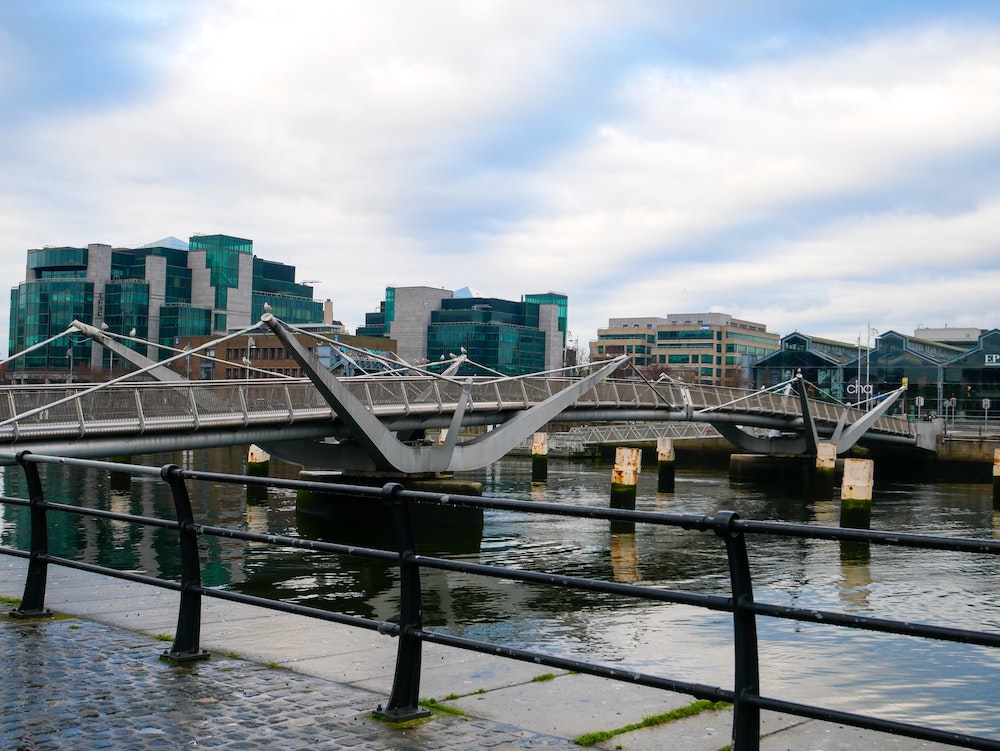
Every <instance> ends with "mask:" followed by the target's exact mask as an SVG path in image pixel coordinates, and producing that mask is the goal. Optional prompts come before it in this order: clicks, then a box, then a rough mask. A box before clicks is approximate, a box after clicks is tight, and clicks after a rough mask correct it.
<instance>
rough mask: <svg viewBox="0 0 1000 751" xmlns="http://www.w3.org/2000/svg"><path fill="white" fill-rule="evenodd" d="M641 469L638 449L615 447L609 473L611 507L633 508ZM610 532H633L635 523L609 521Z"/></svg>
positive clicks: (640, 453)
mask: <svg viewBox="0 0 1000 751" xmlns="http://www.w3.org/2000/svg"><path fill="white" fill-rule="evenodd" d="M641 469H642V452H641V451H640V450H639V449H632V448H626V447H623V446H619V447H618V448H616V449H615V468H614V471H613V472H612V473H611V508H617V509H629V510H635V495H636V486H637V485H638V484H639V471H640V470H641ZM611 531H612V532H634V531H635V523H634V522H627V521H621V522H617V521H613V522H611Z"/></svg>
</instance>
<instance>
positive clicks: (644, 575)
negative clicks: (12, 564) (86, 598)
mask: <svg viewBox="0 0 1000 751" xmlns="http://www.w3.org/2000/svg"><path fill="white" fill-rule="evenodd" d="M245 456H246V448H245V447H232V448H227V449H213V450H208V451H200V452H183V453H177V454H170V455H160V456H155V457H148V458H146V459H145V460H144V463H148V464H153V465H161V464H166V463H176V464H179V465H180V466H182V467H185V468H192V469H200V470H209V471H216V472H241V471H242V470H243V467H244V461H245ZM42 470H43V477H44V479H45V484H46V492H47V497H48V498H50V499H51V500H62V501H65V502H77V503H80V504H81V505H85V506H91V507H100V508H111V509H114V510H116V511H125V512H130V513H135V514H142V515H147V516H161V517H167V518H173V503H172V500H171V498H170V494H169V492H168V491H167V490H166V488H165V487H164V486H163V485H162V483H159V482H157V481H155V480H154V479H151V478H132V479H131V480H129V479H128V478H124V479H123V478H121V477H118V476H117V475H116V476H111V475H110V474H109V473H108V472H102V471H97V470H85V469H81V468H77V467H59V468H55V467H42ZM297 471H298V470H297V468H296V467H293V466H290V465H284V464H281V463H279V462H272V471H271V474H272V475H273V476H276V477H290V478H294V477H296V476H297ZM876 475H878V468H877V467H876ZM464 477H467V478H468V479H477V480H479V481H481V482H482V483H483V492H484V494H486V495H495V496H499V497H509V498H519V499H525V498H530V499H534V500H539V501H546V502H557V503H568V504H575V505H587V506H607V504H608V498H609V494H610V484H611V471H610V467H608V466H602V465H594V464H580V463H569V462H565V463H564V462H558V461H552V462H550V467H549V478H548V481H547V482H546V483H545V484H533V483H532V482H531V471H530V460H528V459H518V458H509V459H505V460H503V461H501V462H498V463H497V464H494V465H491V466H490V467H487V468H486V469H484V470H482V471H480V472H477V473H473V474H469V475H467V476H464ZM3 482H4V493H5V495H8V496H19V497H23V495H24V480H23V476H22V474H21V470H20V469H19V468H16V467H7V468H4V469H3ZM191 488H192V490H191V495H192V503H193V506H194V511H195V516H196V518H197V519H198V520H199V521H204V522H205V523H209V524H218V525H227V526H233V527H239V528H242V529H249V530H252V531H259V532H268V533H273V534H282V535H291V536H295V535H297V534H299V524H298V521H297V518H296V509H295V496H294V493H293V492H292V491H286V490H281V489H273V488H272V489H268V491H267V495H266V497H264V498H257V499H253V500H248V497H247V492H246V489H245V488H244V487H243V486H233V485H226V484H203V483H198V484H192V486H191ZM834 496H838V497H839V489H836V488H835V489H834ZM838 507H839V503H835V502H834V501H833V500H832V498H831V499H821V500H815V499H812V498H810V497H808V495H807V494H806V492H805V491H804V490H803V489H802V488H799V487H774V486H761V485H756V484H752V483H745V482H735V481H731V480H730V478H729V476H728V473H727V472H726V471H725V470H724V469H723V470H716V469H704V468H702V469H679V470H678V471H677V481H676V490H675V492H673V493H669V494H658V493H657V492H656V477H655V472H649V473H645V474H641V475H640V481H639V488H638V500H637V508H639V509H641V510H660V511H667V512H671V513H690V514H699V515H702V514H713V513H715V512H716V511H717V510H720V509H730V510H734V511H737V512H739V513H740V514H741V516H743V517H744V518H751V519H760V520H779V521H793V522H802V523H811V524H820V525H832V526H835V525H836V524H837V523H838ZM871 526H872V528H873V529H881V530H895V531H900V532H915V533H927V534H936V535H948V536H956V537H972V538H983V539H996V538H998V537H1000V513H998V512H996V511H994V510H993V503H992V488H991V487H990V486H989V485H981V484H962V483H941V482H939V483H933V482H899V481H888V480H887V481H884V482H882V481H879V479H878V477H877V478H876V487H875V494H874V502H873V511H872V523H871ZM49 534H50V545H51V548H52V551H53V552H54V553H56V554H58V555H64V556H67V557H75V558H78V559H81V560H87V561H90V562H97V563H101V564H104V565H109V566H115V567H118V568H123V569H127V570H133V571H143V572H148V573H153V574H160V575H165V576H168V577H172V578H176V577H177V576H178V575H179V558H178V554H177V549H176V535H175V534H174V533H171V532H169V531H166V530H159V529H150V528H136V527H132V526H128V525H125V524H123V523H118V522H110V521H104V520H92V519H91V520H80V519H70V518H65V517H63V515H58V514H54V515H53V517H52V520H51V521H50V533H49ZM0 544H3V545H10V546H14V547H19V548H21V549H27V547H28V537H27V527H26V523H25V512H24V510H23V509H16V508H11V507H6V506H4V507H2V509H0ZM201 544H202V548H203V561H204V562H203V581H204V583H205V584H207V585H209V586H215V587H223V588H228V589H233V590H238V591H242V592H247V593H252V594H260V595H266V596H271V597H278V598H281V599H285V600H288V601H294V602H300V603H306V604H310V605H315V606H317V607H324V608H329V609H337V610H340V611H345V612H350V613H354V614H358V615H362V616H367V617H374V618H380V619H387V620H394V619H395V617H396V614H397V613H398V605H399V603H398V576H397V571H396V569H395V568H393V567H389V566H386V565H384V564H380V563H374V562H369V561H363V560H359V559H356V558H346V557H340V556H334V555H326V554H318V553H309V552H305V551H289V550H277V549H274V548H272V547H270V546H267V545H260V544H246V543H239V542H236V541H232V540H219V539H214V538H213V539H206V540H203V541H202V543H201ZM446 547H447V546H446ZM456 549H457V550H462V551H469V550H471V551H473V552H462V553H452V554H454V555H460V556H461V557H463V558H466V559H469V560H476V561H483V562H487V563H494V564H498V565H503V566H509V567H513V568H525V569H527V568H532V569H538V570H544V571H551V572H556V573H565V574H571V575H575V576H587V577H593V578H599V579H607V580H615V581H627V582H641V583H644V584H652V585H656V586H662V587H668V588H671V589H681V590H686V591H697V592H706V593H720V594H726V593H728V573H727V569H726V562H725V551H724V549H723V548H722V546H721V545H720V544H719V542H718V541H717V540H716V539H715V537H714V536H713V535H711V534H702V533H697V532H682V531H679V530H672V529H668V528H652V527H645V526H639V527H638V528H637V529H636V531H635V533H634V534H633V533H622V534H612V533H611V531H610V530H609V529H608V525H607V523H606V522H605V523H603V524H602V523H600V522H595V521H591V520H582V519H569V518H563V517H541V516H537V515H533V514H523V513H512V512H489V511H488V512H486V515H485V520H484V528H483V532H482V537H481V538H479V537H478V536H476V538H475V539H474V540H472V541H471V542H470V541H469V540H463V541H462V543H461V544H460V545H457V546H456ZM421 552H426V553H439V552H440V553H443V554H444V553H447V552H448V551H447V550H438V549H434V550H421ZM750 554H751V564H752V567H753V572H754V588H755V598H756V599H757V600H758V601H763V602H775V603H782V604H794V605H797V606H808V607H817V608H823V609H828V610H836V611H841V612H848V613H856V614H862V615H870V616H874V617H885V618H893V619H906V620H918V621H922V622H926V623H933V624H938V625H947V626H956V627H963V628H975V629H982V630H989V631H993V632H1000V598H998V592H1000V560H998V559H997V557H996V556H971V555H960V554H950V553H936V552H935V553H928V552H926V551H914V550H906V549H898V548H891V547H880V546H872V547H871V549H870V550H869V551H861V552H860V553H859V552H858V551H856V550H846V549H844V550H842V549H841V546H840V545H839V544H838V543H835V542H825V541H802V540H792V539H784V538H760V539H755V540H753V541H752V545H751V550H750ZM422 577H423V582H424V592H425V594H424V623H425V626H427V627H430V628H435V629H439V630H444V631H448V632H450V633H456V634H460V635H464V636H470V637H474V638H478V639H484V640H490V641H494V642H497V643H502V644H505V645H510V646H515V647H522V648H528V649H540V650H545V651H549V652H554V653H558V654H561V655H565V656H570V657H580V658H583V659H587V660H592V661H596V662H601V663H604V664H609V665H613V666H617V667H622V668H630V669H636V670H642V671H645V672H651V673H655V674H659V675H663V676H665V677H671V678H678V679H681V680H688V681H695V682H699V683H705V684H714V685H721V686H727V687H729V686H731V682H732V647H731V639H732V626H731V618H730V617H729V616H727V615H726V614H722V613H712V612H707V611H702V610H698V609H694V608H690V607H684V606H672V605H663V604H652V603H645V602H643V603H635V602H626V601H621V600H620V599H618V598H615V597H612V596H602V595H595V594H576V593H572V592H567V591H565V590H556V589H550V588H543V587H533V586H526V585H521V584H516V583H513V582H510V581H503V580H492V579H481V578H477V577H472V576H468V575H463V574H456V573H451V572H437V571H426V572H424V574H423V575H422ZM758 629H759V634H760V641H761V649H760V654H761V660H760V661H761V692H762V693H763V694H764V695H767V696H774V697H779V698H785V699H790V700H794V701H810V702H816V703H821V704H823V705H825V706H829V707H833V708H836V709H842V710H845V711H860V712H866V713H876V714H879V715H881V716H884V717H888V718H892V719H897V720H901V721H907V722H918V723H921V724H930V725H934V726H936V727H940V728H943V729H947V730H953V731H958V732H969V733H976V734H981V735H988V736H991V737H1000V714H998V713H996V711H995V708H994V700H995V697H996V696H998V695H1000V654H998V650H989V649H985V648H979V647H969V646H964V645H950V644H945V643H941V642H923V641H919V640H913V639H906V638H903V637H893V636H888V635H875V634H869V633H866V632H860V631H859V632H854V631H849V630H845V629H836V628H832V627H826V626H820V625H811V624H797V623H795V622H791V621H781V620H776V619H768V618H760V619H759V622H758Z"/></svg>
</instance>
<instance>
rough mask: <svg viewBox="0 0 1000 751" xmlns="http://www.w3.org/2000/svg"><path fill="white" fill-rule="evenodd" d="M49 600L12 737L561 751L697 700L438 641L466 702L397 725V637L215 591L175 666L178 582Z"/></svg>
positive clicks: (20, 576) (85, 584)
mask: <svg viewBox="0 0 1000 751" xmlns="http://www.w3.org/2000/svg"><path fill="white" fill-rule="evenodd" d="M26 565H27V564H26V562H25V561H24V560H22V559H19V558H11V557H7V556H3V557H0V595H2V596H4V597H10V598H13V597H18V596H19V595H20V593H21V588H22V586H23V582H24V576H25V568H26ZM47 604H48V605H49V606H50V607H51V608H52V609H53V610H54V611H56V612H58V613H59V614H60V617H57V618H54V619H45V620H39V621H18V620H14V619H11V618H8V617H6V616H4V617H0V649H2V650H3V652H4V655H5V669H4V672H3V675H2V676H0V687H2V689H3V690H2V691H0V749H11V750H13V749H31V751H46V750H47V749H58V748H72V749H74V751H92V750H93V751H96V750H97V749H119V748H125V749H134V750H136V751H145V749H190V748H196V747H197V748H232V749H268V750H270V749H274V748H282V749H288V750H290V751H297V750H298V749H303V750H304V749H309V750H310V751H313V750H315V751H341V750H346V749H355V750H361V751H388V750H389V749H407V750H408V751H423V750H426V751H432V750H435V751H436V750H439V749H470V750H472V751H475V750H476V749H483V750H484V751H485V750H486V749H490V750H491V751H511V750H512V749H553V750H555V751H558V750H559V749H567V750H568V749H579V748H580V746H579V745H577V744H576V743H574V739H576V738H578V737H580V736H581V735H582V734H584V733H588V732H596V731H607V730H613V729H617V728H622V727H624V726H626V725H629V724H632V723H637V722H640V721H641V720H642V719H643V718H644V717H646V716H649V715H653V714H659V713H663V712H666V711H669V710H670V709H672V708H674V707H676V706H683V705H686V704H688V703H690V697H685V696H680V695H666V696H665V695H664V693H663V692H662V691H658V690H655V689H647V688H643V687H639V686H633V685H629V684H623V683H619V682H614V681H604V680H602V679H597V678H593V677H591V676H585V675H579V674H566V673H559V674H555V675H554V677H553V678H552V679H550V680H542V681H539V680H535V679H536V678H538V675H539V673H540V672H541V671H540V670H539V669H537V668H535V667H534V666H532V665H530V664H525V663H517V662H513V661H509V660H503V659H501V658H495V657H489V656H485V655H478V654H472V653H468V652H461V651H458V650H452V649H448V648H446V647H439V646H435V645H426V647H425V649H426V652H425V656H424V675H425V678H424V681H423V684H422V685H423V686H424V693H425V695H426V696H427V697H433V698H435V699H437V700H438V701H439V702H440V703H441V704H443V705H445V706H448V707H450V708H451V709H452V710H453V711H454V712H460V713H461V714H458V713H445V712H434V713H433V715H432V717H431V718H430V719H429V720H426V721H421V722H419V723H417V724H413V725H410V726H402V727H394V726H391V725H386V724H383V723H381V722H377V721H375V720H373V719H372V718H371V711H372V710H373V709H374V708H375V707H376V706H377V705H378V704H381V703H384V702H385V701H386V698H387V695H386V692H387V691H388V689H389V686H390V684H391V682H392V670H393V664H394V662H395V652H396V646H395V642H394V640H392V639H390V638H389V637H385V636H379V635H377V634H375V633H373V632H369V631H360V630H358V629H351V628H350V627H348V626H342V625H338V624H333V623H322V622H321V623H317V622H315V621H313V620H311V619H310V620H309V621H308V622H307V621H306V619H304V618H302V617H299V616H293V615H289V614H282V613H275V612H272V611H265V610H262V609H259V608H254V607H251V606H246V605H240V604H236V603H227V602H222V601H217V600H209V601H208V602H206V603H205V610H204V613H203V626H202V646H204V647H206V648H208V649H209V650H210V651H211V652H212V658H211V659H210V660H208V661H200V662H196V663H189V664H187V665H184V666H180V667H176V666H170V665H168V664H167V663H164V662H162V661H160V660H159V659H157V658H158V655H159V654H160V653H161V652H162V651H164V649H165V648H166V647H167V646H168V642H163V641H158V640H157V639H156V636H157V635H159V634H164V633H169V632H170V631H171V629H172V628H173V625H174V623H175V619H176V616H177V602H176V596H175V595H173V594H172V593H169V592H165V591H164V590H162V589H157V588H153V587H147V586H145V585H141V584H134V583H130V582H121V581H118V580H110V579H108V578H106V577H100V576H98V575H96V574H90V573H86V572H82V571H75V570H71V569H63V568H61V567H59V568H57V569H56V570H52V571H50V583H49V587H48V598H47ZM452 695H460V698H452V699H448V698H446V697H449V696H452ZM731 721H732V718H731V715H730V714H729V713H728V711H725V710H723V711H718V712H715V711H708V712H705V713H702V714H699V715H696V716H693V717H687V718H685V719H682V720H677V721H675V722H672V723H669V724H666V725H661V726H658V727H655V728H644V729H640V730H632V731H630V732H626V733H623V734H620V735H615V736H614V737H612V738H611V739H610V740H607V741H602V742H600V743H598V744H597V746H596V748H604V749H622V750H623V751H653V749H662V748H670V749H678V751H719V750H720V749H722V748H724V747H726V745H727V744H728V742H729V739H728V737H727V734H728V732H729V728H730V726H731ZM764 728H765V733H766V735H765V736H764V737H762V739H761V746H760V747H761V749H762V751H779V750H780V751H786V750H787V749H789V748H810V749H826V750H828V751H833V749H838V750H839V751H861V750H862V749H866V750H871V751H887V750H888V749H896V750H899V749H920V750H922V751H944V750H945V749H947V748H950V747H948V746H943V745H941V744H935V743H923V742H919V741H915V740H912V739H904V738H896V737H894V736H887V735H884V734H878V733H872V732H868V731H863V730H857V729H854V728H845V727H842V726H837V725H832V724H829V723H821V722H816V721H803V720H801V719H799V718H789V717H787V716H782V715H773V714H772V715H767V714H765V723H764Z"/></svg>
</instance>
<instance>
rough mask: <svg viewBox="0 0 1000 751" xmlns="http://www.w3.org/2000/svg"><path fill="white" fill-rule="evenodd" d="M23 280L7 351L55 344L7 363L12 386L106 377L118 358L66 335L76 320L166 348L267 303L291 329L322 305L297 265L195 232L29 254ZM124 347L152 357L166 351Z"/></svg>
mask: <svg viewBox="0 0 1000 751" xmlns="http://www.w3.org/2000/svg"><path fill="white" fill-rule="evenodd" d="M25 277H26V278H25V281H23V282H21V283H20V284H18V285H17V287H15V288H13V289H12V290H11V302H10V340H9V341H10V345H9V346H10V355H15V354H16V353H18V352H23V351H24V350H26V349H29V348H30V347H32V346H34V345H37V344H40V343H42V342H46V341H47V340H50V339H51V340H52V341H49V342H48V343H47V344H45V346H42V347H39V348H38V349H37V350H34V351H32V352H30V353H28V354H26V355H25V356H24V357H22V358H18V359H16V360H14V361H12V362H11V363H10V364H9V366H8V378H10V379H11V380H14V381H15V382H23V381H51V380H68V379H69V378H71V377H73V376H74V375H75V377H74V378H73V379H74V380H91V379H96V380H100V379H102V378H106V377H108V376H109V375H110V372H109V371H110V370H111V369H113V368H114V367H115V364H116V362H118V360H119V358H116V357H113V356H112V355H111V353H110V351H108V350H107V349H106V348H105V347H102V346H100V345H98V344H95V343H94V342H92V341H91V340H90V339H88V338H86V337H84V336H82V335H80V334H76V333H71V334H64V332H65V331H66V330H67V329H68V328H69V326H70V324H71V323H72V322H73V321H74V320H79V321H81V322H83V323H86V324H90V325H92V326H95V327H97V328H106V329H107V330H109V331H112V332H115V333H117V334H123V335H131V336H134V337H135V338H137V339H143V340H148V341H151V342H158V343H159V344H162V345H165V346H173V345H174V344H175V343H176V342H177V341H178V339H179V338H181V337H191V336H207V335H222V334H225V333H226V332H227V331H228V330H229V329H231V328H241V327H245V326H248V325H249V324H250V323H251V321H254V320H256V319H257V318H259V317H260V315H261V313H263V311H264V303H265V302H268V303H270V305H271V307H272V309H273V311H274V313H275V315H277V316H279V317H280V318H282V319H283V320H285V321H288V322H289V323H293V324H303V323H321V322H322V320H323V304H322V302H320V301H316V300H313V299H312V288H311V287H309V286H307V285H304V284H298V283H296V282H295V267H293V266H288V265H286V264H283V263H277V262H273V261H265V260H263V259H260V258H257V257H255V256H254V255H253V241H251V240H247V239H244V238H239V237H232V236H230V235H195V236H193V237H191V238H190V240H189V242H186V243H185V242H183V241H180V240H177V239H176V238H168V239H167V240H162V241H159V242H156V243H150V244H149V245H147V246H143V247H141V248H112V247H111V246H110V245H104V244H99V243H93V244H90V245H88V246H87V247H81V248H71V247H61V248H42V249H33V250H29V251H28V253H27V266H26V272H25ZM53 337H55V338H54V339H53ZM125 343H126V345H127V346H129V347H132V348H134V349H137V350H139V351H140V353H141V354H143V355H146V356H148V357H151V358H153V359H158V358H159V359H162V358H164V357H166V356H168V355H169V354H170V353H169V351H167V350H160V349H159V348H157V347H153V346H149V345H145V344H138V343H135V342H125ZM119 365H120V363H119Z"/></svg>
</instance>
